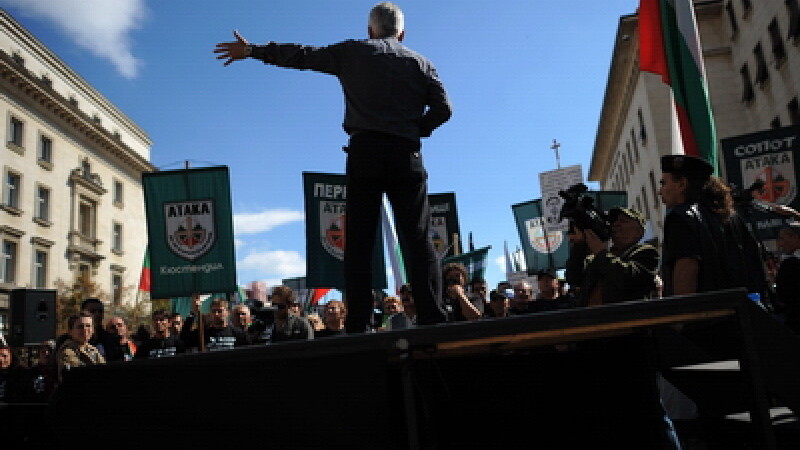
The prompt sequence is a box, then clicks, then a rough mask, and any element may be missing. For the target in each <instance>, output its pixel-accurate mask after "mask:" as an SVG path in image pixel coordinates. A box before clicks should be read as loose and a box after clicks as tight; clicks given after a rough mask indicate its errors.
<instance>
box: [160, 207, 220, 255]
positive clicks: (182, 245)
mask: <svg viewBox="0 0 800 450" xmlns="http://www.w3.org/2000/svg"><path fill="white" fill-rule="evenodd" d="M164 222H165V223H164V225H165V228H166V238H167V245H168V246H169V249H170V250H172V252H173V253H175V254H176V255H178V256H180V257H182V258H186V259H188V260H190V261H194V260H196V259H197V258H200V257H201V256H203V255H205V254H206V253H208V251H209V250H210V249H211V247H212V246H213V245H214V242H215V241H216V239H217V233H216V229H215V226H214V201H213V200H192V201H186V202H174V203H164Z"/></svg>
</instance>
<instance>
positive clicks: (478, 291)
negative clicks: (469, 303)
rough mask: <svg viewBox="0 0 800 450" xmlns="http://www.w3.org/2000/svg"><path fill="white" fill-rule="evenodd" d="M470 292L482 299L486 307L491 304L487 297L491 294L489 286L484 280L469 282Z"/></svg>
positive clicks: (474, 279) (477, 279) (476, 279)
mask: <svg viewBox="0 0 800 450" xmlns="http://www.w3.org/2000/svg"><path fill="white" fill-rule="evenodd" d="M469 292H470V294H472V295H473V296H475V297H478V298H480V299H481V301H483V304H484V306H485V305H486V304H487V303H488V302H489V298H488V297H487V294H488V293H489V286H488V285H487V284H486V280H484V279H483V278H481V277H475V278H473V279H472V281H470V282H469ZM484 309H486V308H484Z"/></svg>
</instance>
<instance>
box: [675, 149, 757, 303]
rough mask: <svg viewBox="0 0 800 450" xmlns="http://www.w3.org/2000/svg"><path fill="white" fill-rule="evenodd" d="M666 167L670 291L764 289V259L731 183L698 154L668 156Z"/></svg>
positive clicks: (680, 292)
mask: <svg viewBox="0 0 800 450" xmlns="http://www.w3.org/2000/svg"><path fill="white" fill-rule="evenodd" d="M661 171H662V173H663V175H662V178H661V188H660V190H659V195H660V197H661V200H662V201H663V203H664V205H666V207H667V215H666V217H665V218H664V244H663V248H662V265H661V276H662V278H663V279H664V295H665V296H672V295H682V294H693V293H697V292H708V291H714V290H719V289H726V288H733V287H746V288H747V289H748V291H750V292H760V291H761V290H762V289H763V286H764V285H765V276H764V272H763V264H761V261H760V256H759V255H757V254H753V252H752V250H751V249H753V248H757V247H758V246H757V245H752V243H750V242H749V240H751V239H752V235H751V234H750V233H747V232H746V228H745V227H744V224H743V223H742V221H741V219H739V218H738V216H736V214H735V213H734V203H733V198H732V196H731V189H730V187H729V186H727V185H726V184H725V183H724V182H723V181H722V180H721V179H719V178H717V177H715V176H713V175H712V173H713V167H712V166H711V164H709V163H708V162H707V161H705V160H704V159H702V158H698V157H694V156H686V155H667V156H662V157H661Z"/></svg>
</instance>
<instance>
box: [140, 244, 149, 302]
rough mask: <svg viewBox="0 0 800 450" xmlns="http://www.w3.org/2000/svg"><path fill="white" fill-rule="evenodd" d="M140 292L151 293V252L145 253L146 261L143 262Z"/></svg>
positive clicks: (146, 251)
mask: <svg viewBox="0 0 800 450" xmlns="http://www.w3.org/2000/svg"><path fill="white" fill-rule="evenodd" d="M139 290H140V291H144V292H150V250H149V249H148V250H145V251H144V261H142V274H141V275H140V276H139Z"/></svg>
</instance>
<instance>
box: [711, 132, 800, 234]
mask: <svg viewBox="0 0 800 450" xmlns="http://www.w3.org/2000/svg"><path fill="white" fill-rule="evenodd" d="M721 148H722V153H723V155H724V158H725V175H726V177H725V179H726V181H727V182H728V183H730V184H731V185H732V186H735V187H736V188H738V189H739V190H746V189H748V188H750V187H751V186H753V183H754V182H756V181H759V182H761V183H763V186H762V187H761V189H757V190H754V191H753V192H752V197H753V199H755V200H756V202H758V201H764V202H768V203H777V204H779V205H787V206H790V207H792V208H794V209H800V196H798V195H797V194H798V183H797V182H798V177H797V175H798V173H800V160H799V159H800V158H798V156H799V155H800V127H796V126H793V127H783V128H775V129H772V130H767V131H760V132H758V133H750V134H745V135H741V136H734V137H730V138H727V139H722V141H721ZM745 212H746V213H747V214H745V215H744V219H745V220H747V221H748V222H749V223H750V224H751V225H752V227H753V232H754V233H755V235H756V236H757V237H758V238H759V239H762V240H766V239H776V238H777V237H778V231H779V230H780V228H781V227H782V226H783V224H784V223H785V222H786V220H787V219H788V218H786V217H782V216H779V215H777V214H775V213H771V212H766V211H762V210H759V209H755V208H753V209H751V210H749V211H745Z"/></svg>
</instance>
